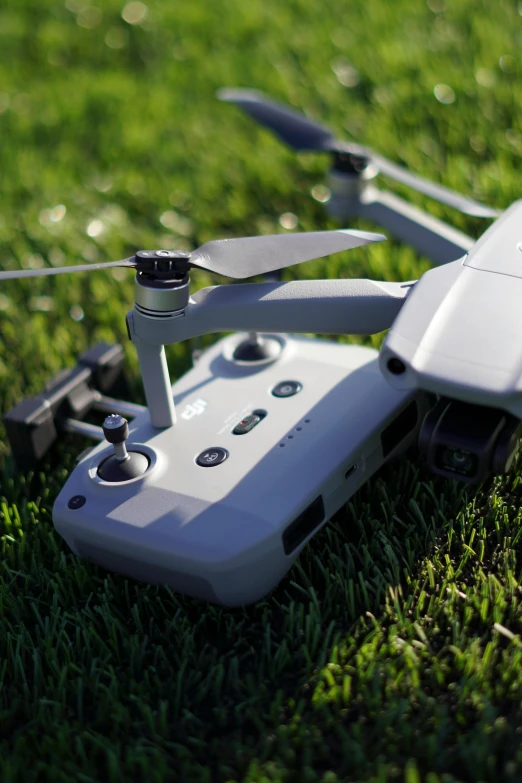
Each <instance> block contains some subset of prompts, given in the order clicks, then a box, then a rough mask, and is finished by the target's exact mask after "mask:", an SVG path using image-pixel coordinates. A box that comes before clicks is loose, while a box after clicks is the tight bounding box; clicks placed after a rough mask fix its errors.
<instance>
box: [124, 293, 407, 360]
mask: <svg viewBox="0 0 522 783" xmlns="http://www.w3.org/2000/svg"><path fill="white" fill-rule="evenodd" d="M411 285H412V284H411V283H381V282H374V281H372V280H297V281H293V282H290V283H247V284H242V285H228V286H215V287H210V288H204V289H202V290H200V291H198V292H197V293H196V294H195V295H194V296H193V297H192V298H191V300H190V302H189V305H188V306H187V308H186V309H185V311H184V314H183V316H181V317H178V318H171V319H154V318H145V317H143V316H142V315H141V314H140V313H139V312H138V311H136V310H135V311H134V312H133V316H132V320H133V326H132V329H133V330H134V334H135V335H136V336H137V337H139V338H140V339H141V340H143V341H145V342H146V343H152V344H155V345H158V344H164V345H168V344H170V343H177V342H181V341H182V340H187V339H189V338H191V337H197V336H198V335H202V334H209V333H212V332H234V331H257V332H262V331H265V332H297V333H299V332H300V333H304V334H310V333H314V334H377V333H378V332H382V331H383V330H384V329H388V328H389V327H390V326H391V324H392V323H393V321H394V320H395V317H396V315H397V314H398V312H399V310H400V308H401V307H402V305H403V303H404V300H405V298H406V296H407V294H408V291H409V289H410V288H411ZM132 339H133V340H134V336H133V338H132Z"/></svg>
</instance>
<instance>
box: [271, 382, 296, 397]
mask: <svg viewBox="0 0 522 783" xmlns="http://www.w3.org/2000/svg"><path fill="white" fill-rule="evenodd" d="M302 388H303V386H302V384H300V383H299V381H281V383H278V384H277V386H274V388H273V389H272V394H273V396H274V397H293V396H294V394H297V392H300V391H301V389H302Z"/></svg>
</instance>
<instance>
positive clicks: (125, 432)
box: [98, 413, 149, 482]
mask: <svg viewBox="0 0 522 783" xmlns="http://www.w3.org/2000/svg"><path fill="white" fill-rule="evenodd" d="M103 434H104V435H105V439H106V440H107V441H108V442H109V443H112V445H113V446H114V454H113V455H112V456H110V457H108V458H107V459H106V460H104V461H103V462H102V464H101V465H100V467H99V468H98V476H99V477H100V478H101V479H103V480H104V481H118V482H119V481H129V480H130V479H133V478H136V477H137V476H141V475H142V474H143V473H145V471H146V470H147V468H148V467H149V458H148V457H147V456H146V455H145V454H142V453H141V452H140V451H127V446H126V445H125V441H126V440H127V438H128V437H129V423H128V421H127V419H124V418H123V416H119V415H118V414H116V413H111V414H110V416H107V418H106V419H105V421H104V422H103Z"/></svg>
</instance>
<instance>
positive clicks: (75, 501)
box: [67, 495, 86, 509]
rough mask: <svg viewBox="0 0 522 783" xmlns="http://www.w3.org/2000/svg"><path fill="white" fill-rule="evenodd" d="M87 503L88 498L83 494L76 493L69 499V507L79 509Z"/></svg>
mask: <svg viewBox="0 0 522 783" xmlns="http://www.w3.org/2000/svg"><path fill="white" fill-rule="evenodd" d="M85 503H86V498H84V496H83V495H75V496H74V497H72V498H71V499H70V500H69V502H68V503H67V505H68V506H69V508H72V509H77V508H81V507H82V506H84V505H85Z"/></svg>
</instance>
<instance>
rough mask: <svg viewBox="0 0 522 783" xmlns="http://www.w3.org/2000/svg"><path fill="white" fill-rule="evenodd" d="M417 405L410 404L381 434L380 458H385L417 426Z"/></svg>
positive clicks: (414, 403)
mask: <svg viewBox="0 0 522 783" xmlns="http://www.w3.org/2000/svg"><path fill="white" fill-rule="evenodd" d="M417 420H418V411H417V403H416V402H410V404H409V405H408V407H407V408H404V410H403V411H402V413H399V415H398V416H397V418H396V419H394V420H393V421H392V423H391V424H388V426H387V427H386V429H385V430H383V431H382V433H381V444H382V456H383V457H384V458H386V457H387V456H388V454H390V453H391V452H392V451H393V450H394V449H395V448H396V447H397V446H398V445H399V443H402V441H403V440H404V439H405V438H407V437H408V435H409V434H410V433H411V432H412V431H413V430H414V429H415V427H416V426H417Z"/></svg>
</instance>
